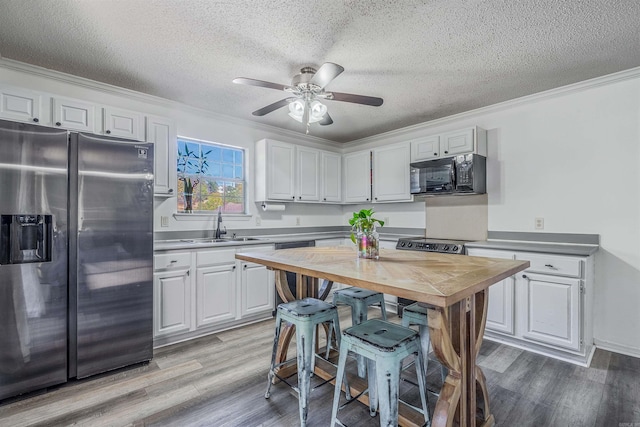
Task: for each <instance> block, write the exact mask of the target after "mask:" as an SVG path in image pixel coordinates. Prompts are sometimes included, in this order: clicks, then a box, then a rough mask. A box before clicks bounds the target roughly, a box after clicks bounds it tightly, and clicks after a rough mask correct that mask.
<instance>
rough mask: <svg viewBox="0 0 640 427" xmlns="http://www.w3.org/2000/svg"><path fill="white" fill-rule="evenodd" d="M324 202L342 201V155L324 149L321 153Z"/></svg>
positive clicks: (322, 196)
mask: <svg viewBox="0 0 640 427" xmlns="http://www.w3.org/2000/svg"><path fill="white" fill-rule="evenodd" d="M320 170H321V175H322V176H321V178H322V179H321V180H320V184H321V187H320V188H321V190H320V198H321V201H322V202H334V203H340V202H342V184H341V183H342V179H341V178H342V156H341V155H340V154H337V153H330V152H328V151H323V152H322V153H321V155H320Z"/></svg>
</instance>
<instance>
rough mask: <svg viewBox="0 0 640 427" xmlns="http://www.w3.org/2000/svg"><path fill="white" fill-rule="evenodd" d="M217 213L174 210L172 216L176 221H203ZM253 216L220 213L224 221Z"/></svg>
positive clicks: (241, 219)
mask: <svg viewBox="0 0 640 427" xmlns="http://www.w3.org/2000/svg"><path fill="white" fill-rule="evenodd" d="M217 216H218V214H217V213H201V212H196V213H186V212H176V213H174V214H173V217H174V218H175V219H176V221H205V220H208V219H210V218H213V217H217ZM251 217H253V215H251V214H225V213H223V214H222V218H223V220H225V221H249V220H250V219H251Z"/></svg>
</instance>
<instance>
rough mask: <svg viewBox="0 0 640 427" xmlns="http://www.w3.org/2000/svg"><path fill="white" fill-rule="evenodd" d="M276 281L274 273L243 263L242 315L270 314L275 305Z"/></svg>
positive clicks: (258, 265) (261, 266)
mask: <svg viewBox="0 0 640 427" xmlns="http://www.w3.org/2000/svg"><path fill="white" fill-rule="evenodd" d="M275 289H276V288H275V281H274V274H273V272H272V271H270V270H267V267H265V266H264V265H260V264H254V263H252V262H246V261H242V270H241V271H240V292H242V298H241V305H240V315H241V316H242V317H246V316H250V315H253V314H260V313H266V312H268V313H270V312H271V311H273V307H274V303H275Z"/></svg>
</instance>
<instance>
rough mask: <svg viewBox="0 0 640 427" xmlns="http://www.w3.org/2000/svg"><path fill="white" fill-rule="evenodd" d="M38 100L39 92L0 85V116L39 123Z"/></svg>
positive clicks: (39, 98)
mask: <svg viewBox="0 0 640 427" xmlns="http://www.w3.org/2000/svg"><path fill="white" fill-rule="evenodd" d="M40 102H41V96H40V94H39V93H36V92H31V91H28V90H22V89H14V88H11V87H6V86H0V117H2V118H3V119H8V120H18V121H21V122H31V123H40ZM40 124H46V123H40Z"/></svg>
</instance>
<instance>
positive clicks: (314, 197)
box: [296, 147, 320, 202]
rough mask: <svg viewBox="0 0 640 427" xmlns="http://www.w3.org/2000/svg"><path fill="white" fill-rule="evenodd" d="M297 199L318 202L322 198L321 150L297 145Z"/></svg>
mask: <svg viewBox="0 0 640 427" xmlns="http://www.w3.org/2000/svg"><path fill="white" fill-rule="evenodd" d="M296 153H297V156H296V157H297V159H298V161H297V166H298V167H297V175H298V179H297V181H298V190H297V198H296V199H297V200H300V201H307V202H317V201H319V200H320V151H318V150H314V149H313V148H306V147H297V149H296Z"/></svg>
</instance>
